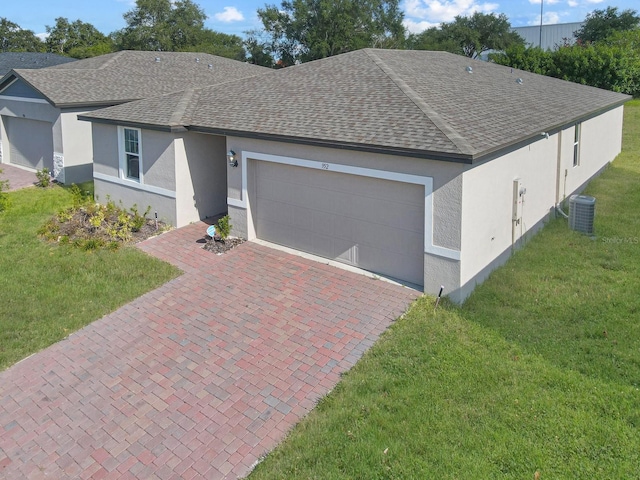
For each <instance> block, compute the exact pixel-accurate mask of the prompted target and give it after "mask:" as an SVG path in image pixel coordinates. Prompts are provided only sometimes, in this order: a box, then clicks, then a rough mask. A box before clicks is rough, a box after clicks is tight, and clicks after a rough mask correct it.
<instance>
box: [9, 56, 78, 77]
mask: <svg viewBox="0 0 640 480" xmlns="http://www.w3.org/2000/svg"><path fill="white" fill-rule="evenodd" d="M75 61H76V59H75V58H69V57H63V56H62V55H56V54H55V53H38V52H2V53H0V78H1V77H4V76H5V75H6V74H7V73H9V72H10V71H11V70H13V69H16V68H21V69H33V68H46V67H53V66H54V65H60V64H62V63H69V62H75Z"/></svg>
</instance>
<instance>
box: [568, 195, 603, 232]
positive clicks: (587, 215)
mask: <svg viewBox="0 0 640 480" xmlns="http://www.w3.org/2000/svg"><path fill="white" fill-rule="evenodd" d="M595 216H596V199H595V198H594V197H589V196H587V195H571V196H570V197H569V228H570V229H571V230H575V231H576V232H581V233H585V234H587V235H593V233H594V228H593V221H594V219H595Z"/></svg>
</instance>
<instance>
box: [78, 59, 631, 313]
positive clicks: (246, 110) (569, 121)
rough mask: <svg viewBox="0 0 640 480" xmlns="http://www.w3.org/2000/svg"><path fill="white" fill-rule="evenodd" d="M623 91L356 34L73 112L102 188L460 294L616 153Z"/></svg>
mask: <svg viewBox="0 0 640 480" xmlns="http://www.w3.org/2000/svg"><path fill="white" fill-rule="evenodd" d="M628 99H629V97H628V96H626V95H622V94H619V93H614V92H610V91H605V90H601V89H597V88H592V87H588V86H584V85H578V84H574V83H570V82H566V81H562V80H559V79H555V78H550V77H545V76H541V75H536V74H532V73H528V72H524V71H518V70H514V69H511V68H509V67H504V66H500V65H495V64H492V63H486V62H481V61H474V60H470V59H468V58H465V57H461V56H456V55H452V54H449V53H445V52H430V51H400V50H378V49H365V50H359V51H354V52H350V53H346V54H343V55H338V56H335V57H330V58H326V59H323V60H317V61H314V62H309V63H305V64H302V65H297V66H294V67H289V68H285V69H282V70H278V71H273V72H271V73H268V74H265V75H261V76H259V77H252V78H244V79H240V80H237V81H233V82H229V83H227V84H225V85H223V86H219V87H215V88H200V89H194V90H187V91H184V92H182V93H174V94H171V95H168V96H163V97H158V98H151V99H146V100H142V101H139V102H131V103H128V104H126V105H121V106H116V107H111V108H107V109H104V110H100V111H94V112H91V113H90V114H84V115H82V116H81V119H84V120H88V121H91V122H92V128H93V148H94V153H93V159H94V181H95V190H96V192H97V194H98V195H99V196H100V197H102V198H104V197H105V196H106V195H110V196H111V198H113V199H121V200H123V202H124V203H125V204H129V205H130V204H133V203H137V204H138V205H142V206H143V207H144V208H146V206H147V205H150V206H151V207H152V209H153V210H155V211H157V212H159V215H160V216H161V217H163V218H164V219H166V220H168V221H169V222H171V223H173V224H174V225H177V226H181V225H184V224H187V223H189V222H192V221H195V220H198V219H201V218H204V217H206V216H209V215H213V214H216V213H221V212H222V213H224V212H226V211H228V214H229V216H230V218H231V223H232V225H233V233H234V234H235V235H238V236H242V237H245V238H247V239H248V240H253V239H256V238H257V239H263V240H265V241H268V242H272V243H275V244H280V245H284V246H287V247H290V248H293V249H297V250H300V251H303V252H308V253H312V254H315V255H319V256H321V257H326V258H329V259H334V260H338V261H341V262H344V263H348V264H351V265H355V266H357V267H360V268H363V269H365V270H369V271H372V272H375V273H377V274H379V275H381V276H385V277H391V278H394V279H398V280H400V281H402V282H406V283H408V284H411V285H418V286H420V288H423V289H424V291H425V292H427V293H437V292H438V290H439V289H440V285H444V286H445V292H446V293H447V294H448V295H449V296H450V298H452V299H453V300H454V301H461V300H463V299H464V298H465V297H466V296H467V295H468V294H469V293H470V292H471V291H472V290H473V288H474V286H475V285H476V284H477V283H478V282H480V281H482V280H483V279H484V278H485V277H486V276H487V275H488V274H489V272H490V271H491V270H492V269H493V268H495V267H496V266H497V265H499V264H500V263H503V262H504V261H505V260H506V258H507V257H508V256H509V254H510V252H511V250H512V248H513V247H514V246H515V245H517V244H518V243H519V242H520V241H522V240H523V239H524V237H525V236H527V234H530V233H533V232H535V231H536V229H538V228H539V227H540V226H541V224H542V223H543V222H544V221H545V219H547V218H548V216H549V215H550V213H552V212H554V208H555V207H556V206H557V205H558V204H560V203H561V202H562V201H563V200H564V199H565V198H566V197H567V196H568V195H570V194H571V193H573V192H576V191H578V190H580V189H581V188H582V187H583V186H584V185H585V183H586V182H588V181H589V179H591V178H592V177H593V176H594V175H596V174H598V173H599V172H600V171H601V170H602V169H603V167H604V166H606V165H607V164H608V163H609V162H611V161H612V160H613V159H614V158H615V157H616V155H617V154H618V153H619V152H620V149H621V134H622V112H623V104H624V102H626V101H627V100H628ZM132 168H133V171H134V174H133V175H131V174H130V170H131V169H132ZM128 172H129V173H128Z"/></svg>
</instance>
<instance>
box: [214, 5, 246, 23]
mask: <svg viewBox="0 0 640 480" xmlns="http://www.w3.org/2000/svg"><path fill="white" fill-rule="evenodd" d="M213 18H215V19H216V20H218V21H219V22H225V23H231V22H242V21H243V20H244V15H242V12H241V11H240V10H238V9H237V8H236V7H224V11H223V12H218V13H216V14H215V15H214V16H213Z"/></svg>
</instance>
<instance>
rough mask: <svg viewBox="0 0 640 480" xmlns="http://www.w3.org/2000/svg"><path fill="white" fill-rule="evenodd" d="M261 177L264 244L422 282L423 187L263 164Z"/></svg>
mask: <svg viewBox="0 0 640 480" xmlns="http://www.w3.org/2000/svg"><path fill="white" fill-rule="evenodd" d="M255 171H256V179H255V180H256V207H255V215H256V230H257V236H258V237H259V238H262V239H264V240H267V241H270V242H273V243H278V244H281V245H286V246H288V247H291V248H295V249H298V250H302V251H305V252H309V253H313V254H315V255H319V256H322V257H326V258H331V259H335V260H338V261H341V262H344V263H348V264H351V265H355V266H358V267H360V268H364V269H366V270H370V271H373V272H376V273H380V274H382V275H386V276H390V277H395V278H398V279H402V280H406V281H409V282H411V283H415V284H419V285H421V284H422V283H423V263H424V252H423V250H424V187H423V186H421V185H413V184H406V183H400V182H394V181H390V180H383V179H377V178H370V177H363V176H358V175H349V174H343V173H336V172H326V171H321V170H315V169H309V168H303V167H297V166H291V165H283V164H275V163H271V162H264V161H256V168H255ZM285 190H286V191H287V193H285V192H284V191H285ZM275 199H277V201H276V200H275Z"/></svg>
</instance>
